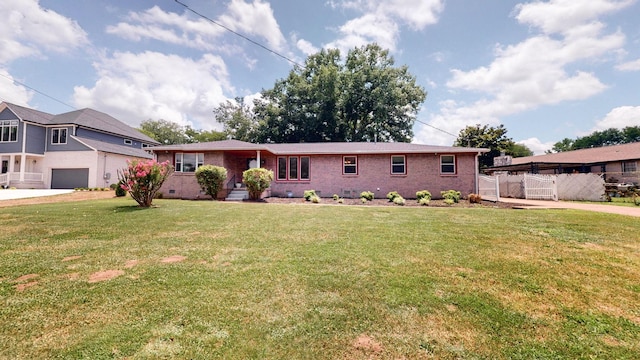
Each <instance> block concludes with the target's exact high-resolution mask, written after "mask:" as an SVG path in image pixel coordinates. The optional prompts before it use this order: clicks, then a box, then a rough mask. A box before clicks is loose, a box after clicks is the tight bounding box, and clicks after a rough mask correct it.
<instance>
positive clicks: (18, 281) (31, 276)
mask: <svg viewBox="0 0 640 360" xmlns="http://www.w3.org/2000/svg"><path fill="white" fill-rule="evenodd" d="M38 276H40V275H38V274H27V275H22V276H20V277H19V278H17V279H15V280H14V282H17V283H22V282H25V281H27V280H31V279H34V278H37V277H38Z"/></svg>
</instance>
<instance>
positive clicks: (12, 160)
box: [9, 154, 16, 173]
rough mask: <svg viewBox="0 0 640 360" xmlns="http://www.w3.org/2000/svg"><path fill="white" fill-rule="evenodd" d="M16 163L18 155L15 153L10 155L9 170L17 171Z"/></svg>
mask: <svg viewBox="0 0 640 360" xmlns="http://www.w3.org/2000/svg"><path fill="white" fill-rule="evenodd" d="M15 163H16V156H15V155H13V154H11V155H9V172H10V173H12V172H15V171H16V167H15Z"/></svg>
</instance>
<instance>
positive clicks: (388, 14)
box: [325, 0, 444, 52]
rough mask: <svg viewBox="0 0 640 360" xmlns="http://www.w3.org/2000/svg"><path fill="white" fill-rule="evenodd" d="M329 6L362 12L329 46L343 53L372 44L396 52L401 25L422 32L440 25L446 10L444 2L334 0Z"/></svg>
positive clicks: (435, 0)
mask: <svg viewBox="0 0 640 360" xmlns="http://www.w3.org/2000/svg"><path fill="white" fill-rule="evenodd" d="M329 5H330V6H331V7H332V8H334V9H336V8H344V9H350V10H356V11H359V12H361V13H362V15H361V16H359V17H357V18H354V19H351V20H349V21H347V22H346V23H345V24H344V25H342V26H340V27H339V28H338V33H339V38H338V39H336V40H334V41H332V42H330V43H328V44H326V45H325V48H338V49H340V51H342V52H345V51H348V50H349V49H352V48H354V47H360V46H362V45H365V44H368V43H371V42H376V43H378V45H380V46H382V47H383V48H386V49H389V50H391V51H394V50H395V49H396V43H397V40H398V37H399V32H400V26H401V25H408V26H409V27H410V28H412V29H413V30H422V29H424V28H425V27H426V26H427V25H432V24H435V23H437V22H438V16H439V15H440V13H441V12H442V10H443V9H444V2H443V1H442V0H353V1H342V2H340V3H338V2H335V1H331V2H329Z"/></svg>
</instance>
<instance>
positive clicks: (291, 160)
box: [276, 156, 311, 181]
mask: <svg viewBox="0 0 640 360" xmlns="http://www.w3.org/2000/svg"><path fill="white" fill-rule="evenodd" d="M310 162H311V161H310V159H309V157H308V156H279V157H278V172H277V177H276V179H277V180H291V181H295V180H309V164H310Z"/></svg>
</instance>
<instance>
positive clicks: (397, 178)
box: [158, 152, 476, 199]
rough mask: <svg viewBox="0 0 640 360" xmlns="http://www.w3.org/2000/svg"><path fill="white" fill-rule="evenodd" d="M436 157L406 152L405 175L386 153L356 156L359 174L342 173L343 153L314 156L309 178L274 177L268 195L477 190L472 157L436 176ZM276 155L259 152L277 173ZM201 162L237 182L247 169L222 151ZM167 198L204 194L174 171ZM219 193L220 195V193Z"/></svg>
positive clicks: (162, 158)
mask: <svg viewBox="0 0 640 360" xmlns="http://www.w3.org/2000/svg"><path fill="white" fill-rule="evenodd" d="M440 155H442V154H438V155H435V154H407V155H406V169H407V174H406V175H391V156H390V155H359V156H358V174H357V175H343V174H342V155H316V156H311V159H310V180H308V181H278V180H274V182H273V183H272V184H271V189H270V191H269V194H270V195H271V196H282V197H284V196H287V192H288V191H291V192H292V194H293V196H294V197H302V194H303V192H304V191H305V190H311V189H313V190H316V192H319V193H320V195H321V196H323V197H330V196H332V195H333V194H338V195H339V196H348V194H349V193H350V194H351V196H352V197H358V196H359V194H360V192H362V191H372V192H373V193H374V194H375V197H376V198H385V196H386V195H387V193H388V192H390V191H397V192H398V193H400V195H402V196H403V197H405V198H415V196H416V192H417V191H419V190H429V191H430V192H431V194H432V195H433V197H434V198H439V197H440V191H444V190H451V189H453V190H458V191H460V192H461V193H462V195H463V196H467V195H468V194H470V193H473V192H476V190H475V175H476V169H475V155H472V154H456V174H455V175H441V174H440ZM276 159H277V157H275V156H263V157H262V160H264V164H263V167H265V168H267V169H272V170H273V171H274V173H276ZM165 160H169V161H171V162H173V154H171V153H169V154H164V153H160V154H158V161H165ZM204 163H205V164H212V165H218V166H224V167H225V168H226V169H227V172H228V180H229V179H231V176H232V175H233V174H236V181H237V182H240V181H241V180H242V171H244V170H245V168H246V157H242V156H240V157H236V156H233V155H228V154H227V155H223V153H222V152H207V153H205V156H204ZM228 180H227V181H228ZM161 191H162V193H163V195H164V196H165V197H167V198H183V199H197V198H207V197H208V196H207V195H204V194H203V193H202V192H201V190H200V187H199V186H198V183H197V181H196V179H195V176H194V174H193V173H185V174H182V173H174V175H173V176H171V177H170V178H169V179H167V181H166V182H165V184H164V185H163V186H162V189H161ZM220 195H221V196H222V195H223V194H220Z"/></svg>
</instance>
